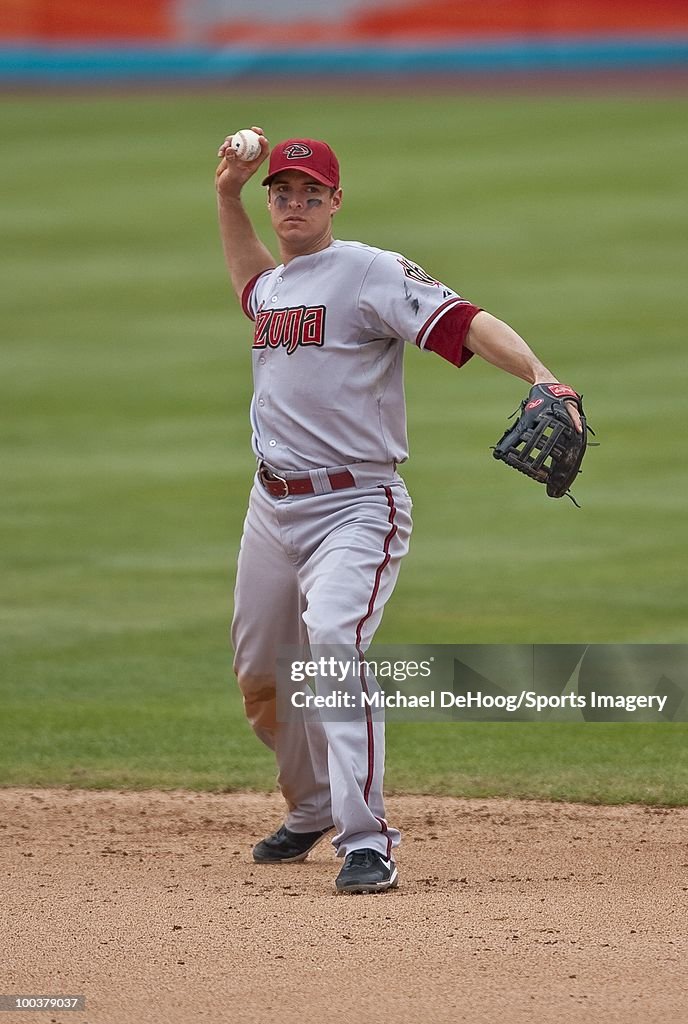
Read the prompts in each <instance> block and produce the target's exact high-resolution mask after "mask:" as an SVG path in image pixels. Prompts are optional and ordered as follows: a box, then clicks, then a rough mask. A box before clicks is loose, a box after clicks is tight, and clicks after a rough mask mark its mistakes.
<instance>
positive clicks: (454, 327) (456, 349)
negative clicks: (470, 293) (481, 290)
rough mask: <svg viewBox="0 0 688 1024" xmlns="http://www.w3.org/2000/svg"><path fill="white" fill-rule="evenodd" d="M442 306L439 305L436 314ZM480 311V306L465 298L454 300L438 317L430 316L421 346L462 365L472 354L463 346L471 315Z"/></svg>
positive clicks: (471, 318)
mask: <svg viewBox="0 0 688 1024" xmlns="http://www.w3.org/2000/svg"><path fill="white" fill-rule="evenodd" d="M445 306H446V304H445ZM442 308H443V307H442V306H440V308H439V310H437V311H436V314H437V313H439V312H440V310H441V309H442ZM480 311H481V310H480V306H474V305H473V303H472V302H466V300H465V299H459V300H458V302H457V301H454V302H453V304H452V306H451V308H450V309H448V310H447V311H446V312H445V313H444V315H443V316H440V317H439V319H438V317H437V315H435V317H434V318H432V317H431V318H430V320H432V323H430V325H429V330H428V332H427V333H426V336H425V344H424V345H423V348H425V349H426V351H428V352H436V353H437V355H438V356H442V358H443V359H446V360H448V362H450V363H453V364H454V366H463V365H464V364H465V363H467V362H468V360H469V359H470V358H471V356H472V355H473V353H472V352H471V351H470V349H467V348H464V342H465V340H466V336H467V334H468V331H469V329H470V326H471V323H472V321H473V317H474V316H475V315H476V313H480Z"/></svg>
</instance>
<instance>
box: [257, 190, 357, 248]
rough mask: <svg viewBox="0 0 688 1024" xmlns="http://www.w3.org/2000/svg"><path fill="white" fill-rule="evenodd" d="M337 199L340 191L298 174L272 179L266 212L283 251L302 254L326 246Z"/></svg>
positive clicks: (339, 202) (338, 199)
mask: <svg viewBox="0 0 688 1024" xmlns="http://www.w3.org/2000/svg"><path fill="white" fill-rule="evenodd" d="M341 198H342V193H341V189H337V190H336V191H335V190H334V189H331V188H329V187H328V186H327V185H322V184H321V183H320V182H319V181H316V180H315V179H314V178H311V177H309V176H308V175H307V174H304V173H303V172H302V171H285V172H283V173H281V174H278V175H276V176H275V177H274V178H273V179H272V181H271V183H270V188H269V190H268V208H269V210H270V217H271V219H272V226H273V228H274V230H275V233H276V234H277V236H278V238H279V240H280V242H281V243H282V245H283V247H284V248H285V249H286V251H287V252H288V253H293V254H295V255H296V254H298V253H301V254H305V253H308V252H316V251H317V250H318V249H320V248H323V247H324V246H326V245H329V242H330V238H331V233H332V217H333V216H334V214H335V213H336V212H337V210H338V209H339V207H340V205H341Z"/></svg>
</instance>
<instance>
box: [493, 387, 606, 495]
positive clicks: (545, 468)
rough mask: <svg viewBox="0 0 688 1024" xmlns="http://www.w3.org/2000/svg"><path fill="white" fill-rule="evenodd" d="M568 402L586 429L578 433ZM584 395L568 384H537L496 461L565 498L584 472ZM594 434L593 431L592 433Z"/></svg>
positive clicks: (499, 448) (496, 450) (504, 437)
mask: <svg viewBox="0 0 688 1024" xmlns="http://www.w3.org/2000/svg"><path fill="white" fill-rule="evenodd" d="M565 402H572V403H574V404H575V405H576V407H577V409H578V413H579V415H580V419H581V425H582V427H583V430H582V433H580V434H579V433H578V431H577V430H576V428H575V427H574V425H573V423H572V421H571V417H570V416H569V414H568V412H567V410H566V405H565ZM589 429H590V428H589V427H588V425H587V422H586V419H585V414H584V413H583V401H582V398H581V396H580V395H579V394H578V393H577V392H576V391H574V390H573V388H570V387H568V386H567V385H566V384H535V385H534V386H533V387H532V388H531V389H530V393H529V394H528V397H527V398H524V399H523V401H522V402H521V408H520V410H519V417H518V420H517V422H516V423H515V424H514V425H513V426H512V427H508V428H507V429H506V430H505V431H504V433H503V434H502V436H501V437H500V439H499V441H498V442H497V444H496V445H495V446H494V448H493V455H494V457H495V459H501V460H502V461H503V462H506V464H507V466H513V468H514V469H517V470H518V471H519V473H525V474H526V476H530V477H532V478H533V480H538V481H539V482H540V483H542V484H545V485H546V487H547V493H548V495H549V496H550V498H563V497H564V495H567V496H568V497H569V498H571V500H572V501H574V504H576V502H575V499H574V498H573V496H572V495H571V494H570V493H569V487H570V486H571V484H572V483H573V481H574V480H575V479H576V476H577V475H578V473H579V472H580V464H581V462H582V461H583V456H584V455H585V449H586V446H587V442H588V430H589ZM591 433H592V431H591Z"/></svg>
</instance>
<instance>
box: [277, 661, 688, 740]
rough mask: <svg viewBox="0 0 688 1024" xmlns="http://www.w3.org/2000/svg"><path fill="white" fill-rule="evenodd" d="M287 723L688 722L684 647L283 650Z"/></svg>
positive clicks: (281, 701) (282, 715) (282, 716)
mask: <svg viewBox="0 0 688 1024" xmlns="http://www.w3.org/2000/svg"><path fill="white" fill-rule="evenodd" d="M277 691H278V693H277V714H278V718H279V720H281V721H288V720H290V719H291V718H292V717H293V716H303V715H304V714H317V715H318V716H319V717H320V718H321V719H323V720H328V719H331V720H346V719H352V718H359V717H369V716H371V715H372V716H375V715H376V714H378V715H381V714H383V713H384V714H385V716H386V717H387V719H388V720H394V719H396V720H400V721H499V720H501V721H577V720H578V721H597V722H601V721H618V722H629V721H636V722H641V721H644V722H667V723H668V722H679V721H688V645H683V644H593V645H577V644H534V645H533V644H477V645H476V644H456V645H435V646H425V645H385V646H384V647H383V646H376V647H375V648H371V649H370V650H368V651H366V652H365V654H361V653H360V652H359V651H357V650H356V649H355V648H347V647H346V646H342V645H337V646H335V645H331V646H327V645H321V646H319V647H317V648H312V649H309V650H304V649H303V648H297V647H285V648H283V649H282V650H281V652H280V657H279V661H278V688H277Z"/></svg>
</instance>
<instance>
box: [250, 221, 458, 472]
mask: <svg viewBox="0 0 688 1024" xmlns="http://www.w3.org/2000/svg"><path fill="white" fill-rule="evenodd" d="M464 302H467V300H465V299H463V298H462V297H461V296H460V295H458V294H457V293H456V292H455V291H454V290H453V289H451V288H449V287H447V286H446V285H444V284H442V283H440V282H439V281H435V280H433V279H432V278H431V277H429V276H428V275H427V274H425V272H424V271H423V270H421V269H420V267H418V266H417V265H416V264H414V263H411V262H410V261H409V260H407V259H406V258H405V257H404V256H402V255H401V254H400V253H396V252H389V251H385V250H382V249H377V248H375V247H373V246H370V245H365V244H363V243H361V242H345V241H336V240H335V241H333V242H332V244H331V245H330V246H329V247H328V248H327V249H324V250H323V251H322V252H317V253H313V254H311V255H306V256H298V257H296V258H294V259H292V260H291V261H290V262H289V263H288V264H287V265H286V266H285V265H281V266H278V267H276V268H275V269H274V270H267V271H265V272H264V273H263V274H261V275H259V276H258V277H257V278H256V279H254V280H253V281H251V282H250V283H249V284H248V285H247V287H246V289H245V291H244V295H243V297H242V307H243V309H244V312H245V313H246V315H247V316H249V317H250V318H251V319H252V320H254V321H255V331H254V339H253V373H254V396H253V400H252V403H251V425H252V428H253V448H254V451H255V453H256V455H257V456H258V457H259V458H262V459H265V460H266V462H268V463H270V464H271V465H273V466H275V467H279V468H281V469H284V470H296V471H298V470H307V469H313V468H317V467H328V466H344V465H349V464H351V463H355V462H376V463H391V462H396V463H400V462H404V461H405V460H406V459H407V458H408V440H407V433H406V408H405V405H406V403H405V398H404V385H403V351H404V344H403V343H404V342H409V343H412V344H415V345H418V346H419V347H420V348H424V347H425V343H426V341H427V339H428V336H429V334H430V332H431V330H432V329H433V327H435V326H436V324H437V323H438V321H439V320H440V318H442V317H443V316H444V315H445V313H447V312H448V311H449V310H450V309H452V308H455V307H456V306H457V305H458V304H461V303H464Z"/></svg>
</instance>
